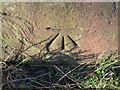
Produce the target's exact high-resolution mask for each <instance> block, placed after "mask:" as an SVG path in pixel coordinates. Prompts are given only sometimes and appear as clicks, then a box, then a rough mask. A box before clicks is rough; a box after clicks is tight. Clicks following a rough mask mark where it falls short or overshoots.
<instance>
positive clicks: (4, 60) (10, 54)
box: [4, 48, 15, 62]
mask: <svg viewBox="0 0 120 90" xmlns="http://www.w3.org/2000/svg"><path fill="white" fill-rule="evenodd" d="M14 51H15V48H14V49H13V50H12V51H11V52H10V54H9V55H8V56H7V58H6V59H5V60H4V62H6V61H7V60H8V59H9V58H10V56H11V54H12V53H13V52H14Z"/></svg>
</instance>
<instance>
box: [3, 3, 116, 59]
mask: <svg viewBox="0 0 120 90" xmlns="http://www.w3.org/2000/svg"><path fill="white" fill-rule="evenodd" d="M117 12H118V10H117V3H112V2H104V3H102V2H99V3H98V2H94V3H93V2H92V3H83V2H82V3H81V2H49V3H48V2H24V3H3V5H2V12H1V16H2V17H3V18H2V24H3V28H2V30H3V32H2V35H3V53H4V58H6V57H7V56H8V55H10V52H11V51H12V50H13V48H15V51H14V53H18V52H20V51H21V50H25V51H24V52H25V54H27V55H30V56H34V55H36V54H37V53H39V52H40V50H43V48H44V47H45V51H44V52H54V51H55V50H56V49H57V50H58V51H60V53H64V54H70V55H71V53H74V54H75V53H76V52H77V53H78V52H80V53H79V54H80V55H91V54H97V53H102V52H104V51H109V50H112V51H115V50H117V49H118V34H117V33H118V22H117V21H118V15H117ZM29 46H31V47H30V48H29V49H27V48H28V47H29ZM68 52H69V53H68ZM72 59H73V58H72Z"/></svg>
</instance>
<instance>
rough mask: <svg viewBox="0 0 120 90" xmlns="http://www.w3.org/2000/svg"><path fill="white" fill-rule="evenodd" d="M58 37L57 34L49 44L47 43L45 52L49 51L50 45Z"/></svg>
mask: <svg viewBox="0 0 120 90" xmlns="http://www.w3.org/2000/svg"><path fill="white" fill-rule="evenodd" d="M58 35H59V33H58V34H57V35H56V36H55V37H54V38H53V39H52V40H51V41H50V42H48V43H47V44H46V48H47V51H50V50H49V47H50V45H51V44H52V43H53V41H54V40H55V39H56V38H57V37H58Z"/></svg>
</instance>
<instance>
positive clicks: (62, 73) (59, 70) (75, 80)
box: [54, 65, 81, 88]
mask: <svg viewBox="0 0 120 90" xmlns="http://www.w3.org/2000/svg"><path fill="white" fill-rule="evenodd" d="M80 66H81V65H78V66H77V67H76V68H74V70H75V69H77V68H78V67H80ZM54 67H55V68H56V69H58V70H59V71H60V72H61V73H62V74H65V73H64V72H63V71H62V70H60V69H59V68H58V67H57V66H56V65H54ZM74 70H71V72H72V71H74ZM68 73H69V72H68ZM67 75H68V74H67ZM67 75H66V74H65V75H64V77H67V78H68V79H70V80H71V81H73V82H75V83H76V84H77V86H78V87H79V88H81V87H80V85H79V83H78V82H77V81H76V80H73V79H72V78H70V77H69V76H67ZM64 77H62V79H63V78H64ZM62 79H61V80H62ZM59 82H60V79H59V80H58V83H59Z"/></svg>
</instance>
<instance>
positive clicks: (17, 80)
mask: <svg viewBox="0 0 120 90" xmlns="http://www.w3.org/2000/svg"><path fill="white" fill-rule="evenodd" d="M48 74H50V72H48V73H45V74H43V75H39V76H37V77H30V78H23V79H16V80H11V81H8V82H6V83H4V84H2V86H4V85H6V84H9V83H13V82H19V81H25V80H31V79H37V78H40V77H43V76H46V75H48Z"/></svg>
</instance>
